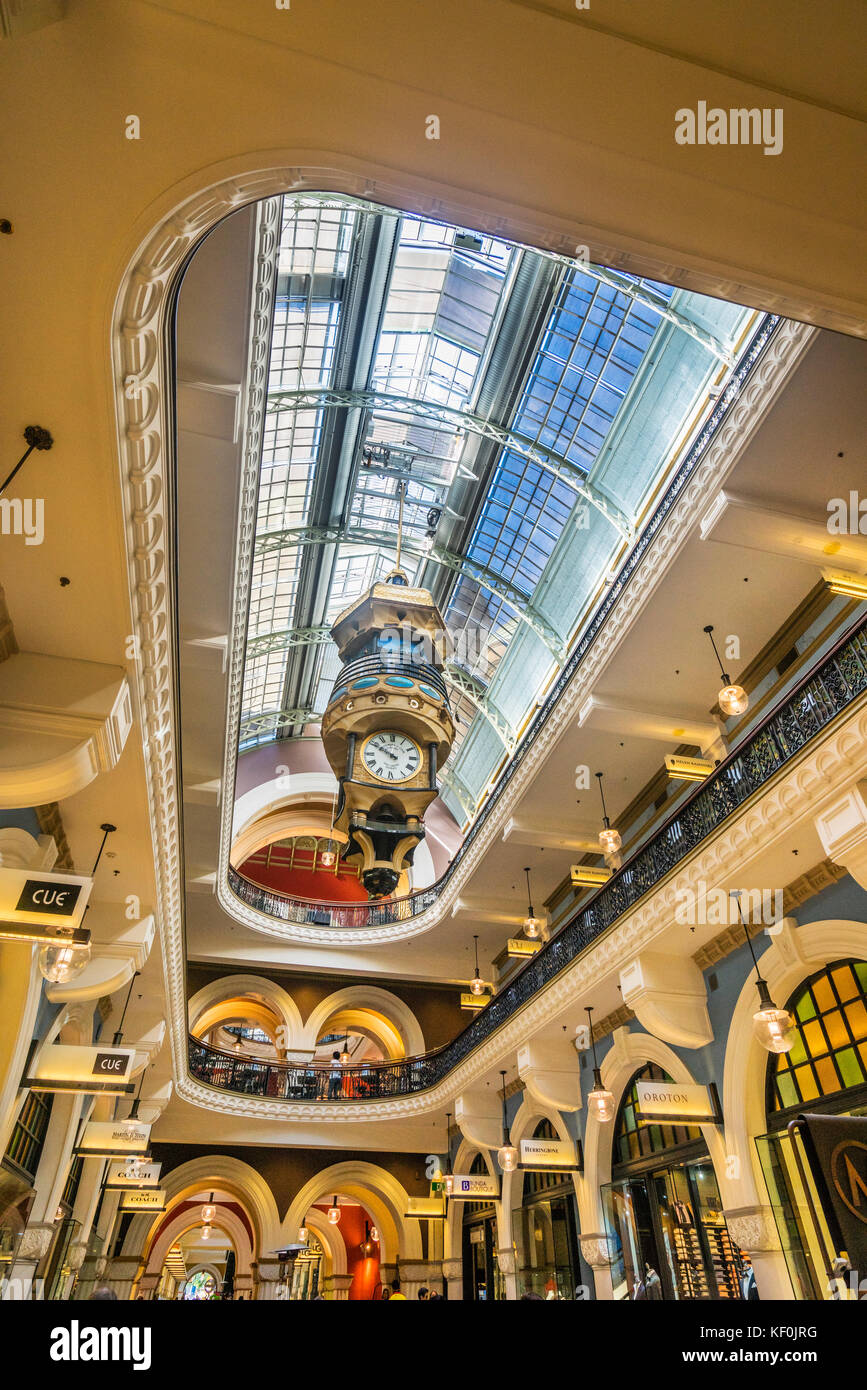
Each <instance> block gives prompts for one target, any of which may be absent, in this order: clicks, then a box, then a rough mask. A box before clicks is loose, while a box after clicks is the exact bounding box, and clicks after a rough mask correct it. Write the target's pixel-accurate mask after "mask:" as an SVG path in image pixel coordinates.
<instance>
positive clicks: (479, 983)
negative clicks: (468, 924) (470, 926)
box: [470, 935, 488, 996]
mask: <svg viewBox="0 0 867 1390" xmlns="http://www.w3.org/2000/svg"><path fill="white" fill-rule="evenodd" d="M473 941H474V942H475V943H476V970H475V974H474V975H473V978H472V979H471V980H470V994H475V995H477V996H478V995H480V994H484V992H485V990H486V989H487V988H488V986H487V985H486V984H485V981H484V980H483V979H482V977H481V975H480V974H479V938H478V936H477V935H476V936H474V937H473Z"/></svg>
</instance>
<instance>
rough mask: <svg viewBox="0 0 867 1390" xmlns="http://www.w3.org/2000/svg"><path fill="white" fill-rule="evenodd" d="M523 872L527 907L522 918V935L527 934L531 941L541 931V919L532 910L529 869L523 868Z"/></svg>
mask: <svg viewBox="0 0 867 1390" xmlns="http://www.w3.org/2000/svg"><path fill="white" fill-rule="evenodd" d="M524 873H525V874H526V875H527V908H528V912H527V916H526V917H525V918H524V935H525V936H528V937H529V938H530V940H531V941H535V940H536V937H537V936H540V935H541V933H542V923H541V920H540V919H539V918H538V917H537V916H536V914H535V913H534V911H533V899H532V896H531V893H530V870H529V869H525V870H524Z"/></svg>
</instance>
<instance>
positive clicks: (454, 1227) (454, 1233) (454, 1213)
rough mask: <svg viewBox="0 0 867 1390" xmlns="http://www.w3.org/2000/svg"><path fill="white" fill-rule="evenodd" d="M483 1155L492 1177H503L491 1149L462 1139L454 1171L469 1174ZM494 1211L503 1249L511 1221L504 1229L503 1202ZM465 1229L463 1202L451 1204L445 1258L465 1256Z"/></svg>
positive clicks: (500, 1245) (509, 1232) (499, 1245)
mask: <svg viewBox="0 0 867 1390" xmlns="http://www.w3.org/2000/svg"><path fill="white" fill-rule="evenodd" d="M478 1154H481V1156H482V1158H483V1159H484V1162H485V1167H486V1168H487V1170H488V1172H489V1173H490V1174H491V1177H494V1178H498V1177H502V1176H503V1175H502V1174H501V1173H500V1170H499V1168H498V1167H497V1163H496V1159H495V1158H494V1156H493V1154H492V1153H491V1151H490V1149H482V1148H480V1147H479V1145H478V1144H474V1143H472V1141H471V1140H469V1139H462V1140H461V1143H460V1145H459V1147H458V1151H457V1153H456V1154H455V1160H454V1171H455V1172H456V1173H468V1172H469V1171H470V1165H471V1164H472V1163H473V1161H474V1160H475V1158H476V1156H477V1155H478ZM494 1210H495V1212H496V1215H497V1245H498V1247H499V1248H501V1249H502V1248H503V1246H504V1241H505V1240H511V1229H512V1228H511V1220H509V1224H508V1228H507V1229H505V1228H504V1219H503V1210H504V1204H503V1202H502V1201H499V1202H495V1203H494ZM463 1227H464V1204H463V1202H449V1204H448V1210H447V1212H446V1239H445V1257H446V1259H453V1260H460V1259H461V1257H462V1255H463Z"/></svg>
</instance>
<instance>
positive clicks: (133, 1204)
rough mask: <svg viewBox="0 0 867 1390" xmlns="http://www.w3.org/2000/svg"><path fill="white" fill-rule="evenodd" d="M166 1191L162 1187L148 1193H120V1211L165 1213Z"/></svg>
mask: <svg viewBox="0 0 867 1390" xmlns="http://www.w3.org/2000/svg"><path fill="white" fill-rule="evenodd" d="M165 1208H166V1191H165V1188H164V1187H156V1188H153V1189H152V1190H151V1191H150V1192H135V1191H130V1192H122V1193H121V1196H120V1209H121V1211H165Z"/></svg>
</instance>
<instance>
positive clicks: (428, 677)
mask: <svg viewBox="0 0 867 1390" xmlns="http://www.w3.org/2000/svg"><path fill="white" fill-rule="evenodd" d="M377 676H384V677H385V678H386V679H387V678H388V677H389V676H402V677H403V678H404V680H411V681H419V682H420V683H421V684H422V685H429V686H430V687H431V689H433V690H435V691H436V693H437V694H438V695H439V697H440V699H442V700H445V702H446V704H448V698H449V696H448V689H447V687H446V683H445V680H444V679H443V676H442V672H440V671H438V670H437V668H436V666H430V665H428V664H427V663H426V662H416V661H401V660H400V658H399V657H396V656H388V655H387V654H382V655H377V656H359V657H356V659H355V661H350V662H348V663H347V664H346V666H344V667H343V668H342V669H341V672H340V675H339V676H338V677H337V680H336V681H335V682H334V687H333V689H332V691H331V699H332V700H333V699H334V697H335V695H336V694H337V693H338V692H339V691H343V690H345V689H346V688H347V687H348V686H351V685H352V684H353V682H354V681H359V680H365V679H366V680H373V679H374V678H375V677H377ZM329 703H330V702H329Z"/></svg>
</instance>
